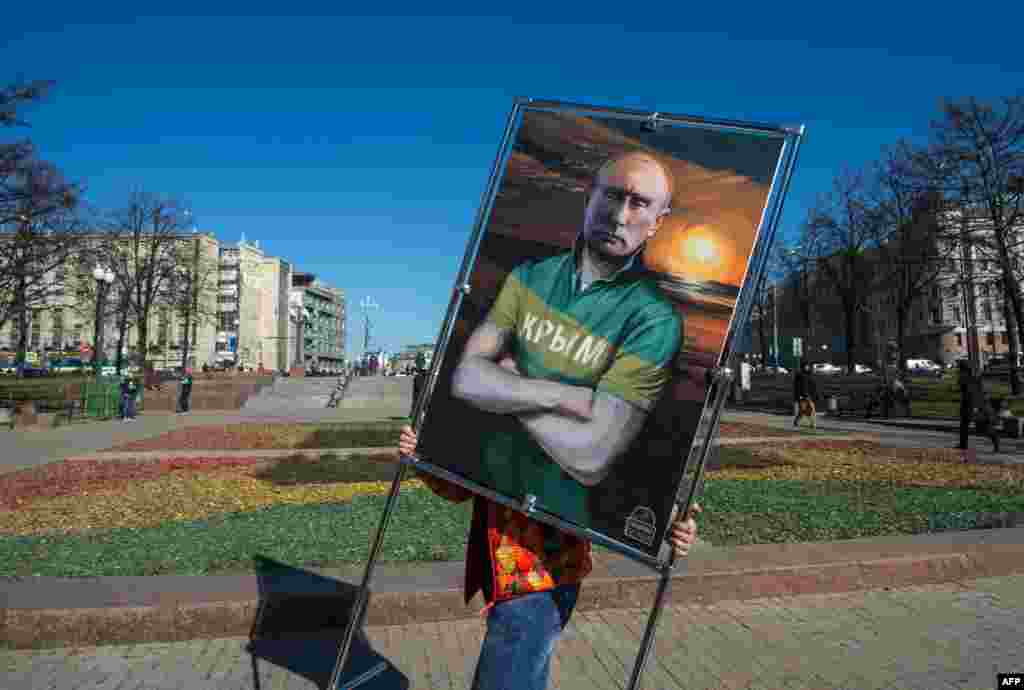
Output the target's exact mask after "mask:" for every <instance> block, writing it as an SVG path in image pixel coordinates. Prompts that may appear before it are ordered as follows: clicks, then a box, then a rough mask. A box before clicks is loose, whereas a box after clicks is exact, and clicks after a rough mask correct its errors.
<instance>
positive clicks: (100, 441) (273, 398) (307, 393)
mask: <svg viewBox="0 0 1024 690" xmlns="http://www.w3.org/2000/svg"><path fill="white" fill-rule="evenodd" d="M335 383H336V380H335V379H328V378H315V379H314V378H309V379H306V378H296V379H290V378H281V379H278V380H277V383H276V384H275V385H274V387H273V388H272V389H271V388H267V389H264V391H263V392H261V394H260V395H259V396H256V397H255V398H253V399H251V400H250V401H248V404H247V405H246V407H245V408H244V409H242V410H234V411H224V412H216V411H212V412H206V411H202V412H190V413H188V414H181V415H178V414H168V413H163V412H154V413H149V414H147V413H142V414H140V415H139V416H138V418H137V419H136V420H135V421H133V422H129V423H122V422H121V421H120V420H110V421H87V422H81V423H75V424H71V425H68V426H62V427H58V428H56V429H40V430H31V431H25V430H15V431H6V430H4V431H0V448H2V450H0V473H3V472H11V471H14V470H19V469H24V468H27V467H37V466H39V465H45V464H46V463H49V462H54V461H57V460H63V459H64V458H67V457H71V456H82V455H87V454H89V453H93V452H96V451H101V450H103V449H105V448H111V447H113V446H116V445H120V444H122V443H128V442H130V441H138V440H141V439H145V438H152V437H153V436H159V435H160V434H163V433H166V432H168V431H174V430H175V429H182V428H185V427H190V426H204V425H208V424H239V423H252V422H266V423H287V422H346V421H352V422H373V421H386V420H392V421H395V420H398V419H404V417H403V415H405V414H408V412H409V409H408V408H409V401H410V400H411V398H412V379H411V378H407V377H401V378H399V377H394V378H383V377H370V378H363V379H359V378H357V379H353V381H352V383H351V385H350V390H349V393H348V394H347V395H346V400H345V401H343V403H342V405H341V406H339V407H338V408H332V409H328V408H326V407H324V405H326V398H324V399H322V400H321V399H320V398H321V397H322V396H323V394H324V391H325V390H327V391H328V392H329V390H330V388H331V387H333V386H334V385H335ZM371 391H372V392H374V393H377V394H376V395H371Z"/></svg>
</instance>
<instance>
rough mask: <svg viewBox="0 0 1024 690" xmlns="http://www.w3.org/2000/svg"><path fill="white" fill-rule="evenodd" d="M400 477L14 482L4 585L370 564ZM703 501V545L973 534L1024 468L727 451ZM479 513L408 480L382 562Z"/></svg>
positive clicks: (243, 467) (79, 472) (1016, 491)
mask: <svg viewBox="0 0 1024 690" xmlns="http://www.w3.org/2000/svg"><path fill="white" fill-rule="evenodd" d="M394 469H395V464H394V463H393V462H386V461H382V458H381V457H379V456H378V457H377V458H374V457H371V456H355V457H349V458H344V459H342V458H331V457H325V458H323V459H321V461H319V462H317V461H312V460H307V459H303V458H301V457H292V458H286V459H284V460H281V461H278V462H276V463H268V462H248V463H243V462H240V461H239V460H238V459H234V460H230V459H217V458H215V457H211V458H210V459H190V460H189V461H188V462H187V463H174V462H168V463H163V464H161V465H160V466H158V467H154V466H153V463H152V462H150V463H146V462H138V463H134V464H133V463H131V462H123V463H122V462H119V463H116V464H115V463H109V462H108V463H100V462H96V463H93V464H88V465H87V464H81V463H75V462H65V463H57V464H55V465H53V466H47V467H45V468H39V469H36V470H31V471H26V472H19V473H14V474H13V475H4V476H3V477H0V499H2V501H0V576H27V575H54V576H72V577H84V576H98V575H114V574H120V575H144V574H157V573H181V574H203V573H211V572H252V571H253V567H254V559H255V558H256V557H266V558H272V559H275V560H279V561H282V562H285V563H289V564H292V565H295V566H313V567H324V566H330V565H332V564H351V563H359V562H363V561H364V560H365V558H366V556H367V552H368V548H369V542H370V539H371V538H372V536H373V534H374V532H375V530H376V528H377V525H378V521H379V519H380V516H381V512H382V510H383V507H384V502H385V500H386V495H385V494H386V493H387V491H388V488H389V487H390V483H391V480H392V478H393V476H394ZM407 476H408V475H407ZM701 503H702V504H703V506H704V509H705V512H704V515H703V516H702V518H701V520H700V525H701V527H700V530H701V537H702V538H703V539H705V540H707V541H709V542H711V543H712V544H714V545H716V546H728V545H740V544H755V543H773V542H774V543H779V542H803V541H822V540H834V539H847V538H855V537H866V536H879V535H892V534H917V533H923V532H930V531H938V530H943V529H967V528H971V527H980V526H986V525H988V524H990V523H991V522H993V520H997V518H998V516H999V515H1001V514H1012V513H1024V468H1019V467H1002V466H985V465H962V464H952V463H941V462H935V461H928V460H927V459H924V460H922V459H920V458H918V459H915V458H908V457H887V456H886V455H885V452H884V451H883V450H882V449H879V448H878V447H877V446H874V445H872V444H870V443H864V442H847V441H832V442H822V441H814V442H808V443H807V444H802V446H798V447H790V446H786V447H782V446H778V447H774V448H773V447H768V446H766V447H759V448H737V447H724V448H722V449H721V454H720V458H719V464H718V467H717V468H716V469H714V470H709V471H708V474H707V483H706V486H705V492H704V495H703V496H702V498H701ZM470 505H471V504H470V503H469V502H467V503H463V504H452V503H449V502H447V501H445V500H443V499H441V498H438V497H436V496H435V495H434V494H433V493H432V492H430V491H429V490H428V489H426V488H425V487H424V486H423V485H422V483H421V482H419V481H417V480H415V479H413V480H408V481H407V483H406V485H405V487H404V488H403V491H402V494H401V496H400V499H399V503H398V509H397V510H396V512H395V514H394V516H393V520H392V523H391V525H390V527H389V530H388V536H387V539H386V542H385V545H384V549H383V552H382V559H383V560H384V561H392V562H409V561H431V560H453V559H461V558H462V557H463V554H464V549H465V540H466V536H467V534H468V528H469V517H470V510H471V508H470ZM994 516H995V517H994Z"/></svg>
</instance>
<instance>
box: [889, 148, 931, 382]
mask: <svg viewBox="0 0 1024 690" xmlns="http://www.w3.org/2000/svg"><path fill="white" fill-rule="evenodd" d="M920 155H921V154H920V152H919V151H917V150H916V149H914V147H912V146H911V145H910V144H909V143H907V142H906V141H900V142H898V143H897V144H896V146H895V147H893V148H891V149H885V150H884V151H883V154H882V159H881V160H880V161H878V162H877V163H875V165H874V166H873V175H872V177H873V180H872V188H873V192H874V194H875V199H874V204H875V207H876V209H877V211H878V213H879V214H880V215H879V218H880V222H881V225H880V236H879V239H880V241H879V243H878V257H879V268H880V275H881V276H883V277H884V280H882V281H879V283H878V285H877V287H879V289H881V290H883V291H885V292H886V293H888V294H889V295H891V296H892V297H893V304H894V306H895V309H896V349H897V352H898V356H899V359H898V362H899V364H898V366H899V369H900V371H901V372H903V373H905V372H906V358H907V354H908V353H907V347H906V337H907V326H908V320H909V319H908V317H909V315H910V313H911V309H912V308H913V307H914V306H915V305H916V304H920V303H921V301H922V300H925V299H926V298H927V296H928V294H929V292H930V291H932V289H933V288H934V287H935V286H936V285H938V283H939V278H941V277H942V276H943V275H945V271H946V264H945V263H944V261H945V260H946V259H947V258H948V257H949V252H950V247H951V243H950V242H949V241H948V237H946V235H945V232H944V230H943V226H942V224H941V223H940V222H939V221H940V214H941V204H940V200H939V197H938V195H937V194H936V193H935V191H934V189H933V188H932V187H931V185H930V184H929V178H928V175H927V173H926V172H925V171H922V170H921V169H920V168H919V166H918V165H917V164H916V161H917V160H918V159H919V158H920Z"/></svg>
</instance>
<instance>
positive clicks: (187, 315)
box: [181, 307, 192, 371]
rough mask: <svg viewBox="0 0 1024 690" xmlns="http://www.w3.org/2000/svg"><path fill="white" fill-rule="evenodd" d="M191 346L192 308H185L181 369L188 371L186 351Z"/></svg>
mask: <svg viewBox="0 0 1024 690" xmlns="http://www.w3.org/2000/svg"><path fill="white" fill-rule="evenodd" d="M191 346H192V308H191V307H189V308H187V309H186V310H185V342H184V343H182V347H181V370H182V371H188V351H189V348H190V347H191Z"/></svg>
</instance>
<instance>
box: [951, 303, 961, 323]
mask: <svg viewBox="0 0 1024 690" xmlns="http://www.w3.org/2000/svg"><path fill="white" fill-rule="evenodd" d="M953 321H954V322H956V323H957V324H959V325H963V321H962V320H961V319H960V307H953Z"/></svg>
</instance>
